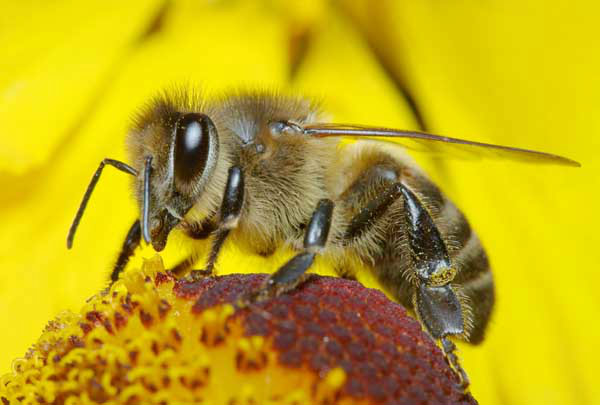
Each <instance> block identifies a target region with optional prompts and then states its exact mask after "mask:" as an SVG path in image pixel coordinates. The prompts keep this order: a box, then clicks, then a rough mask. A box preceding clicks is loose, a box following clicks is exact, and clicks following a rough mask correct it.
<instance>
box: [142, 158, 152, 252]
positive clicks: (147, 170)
mask: <svg viewBox="0 0 600 405" xmlns="http://www.w3.org/2000/svg"><path fill="white" fill-rule="evenodd" d="M151 172H152V156H148V157H147V158H146V165H145V166H144V194H143V197H142V236H143V237H144V240H145V241H146V243H150V242H152V238H151V237H150V230H149V229H148V228H149V226H148V215H149V214H148V213H149V212H150V174H151Z"/></svg>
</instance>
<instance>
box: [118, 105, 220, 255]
mask: <svg viewBox="0 0 600 405" xmlns="http://www.w3.org/2000/svg"><path fill="white" fill-rule="evenodd" d="M129 143H130V152H131V156H132V160H133V163H134V166H135V167H136V169H137V170H138V175H137V176H136V181H135V193H136V196H137V200H138V202H139V206H140V210H141V213H140V222H141V227H142V235H143V237H144V239H145V240H146V242H148V243H152V246H153V247H154V249H155V250H157V251H161V250H163V249H164V247H165V245H166V242H167V237H168V235H169V233H170V232H171V230H172V229H173V228H174V227H175V226H176V225H177V224H179V222H180V221H181V220H182V219H183V217H184V216H185V215H186V213H187V212H188V211H189V210H190V208H192V206H193V205H194V203H195V202H196V201H197V200H198V198H199V197H200V196H201V195H202V193H203V191H204V190H205V187H206V185H207V183H208V181H209V179H210V178H211V175H212V174H213V171H214V169H215V165H216V162H217V156H218V154H219V139H218V135H217V128H216V127H215V124H214V123H213V121H212V120H211V118H210V117H209V116H208V115H206V114H202V113H198V112H180V111H177V110H176V109H175V108H174V107H173V106H172V105H171V104H162V105H154V106H153V108H152V109H149V110H148V111H146V114H143V115H140V116H139V117H138V120H137V122H136V125H135V126H134V129H133V130H132V132H131V134H130V136H129Z"/></svg>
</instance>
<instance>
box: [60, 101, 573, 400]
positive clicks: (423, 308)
mask: <svg viewBox="0 0 600 405" xmlns="http://www.w3.org/2000/svg"><path fill="white" fill-rule="evenodd" d="M321 116H322V115H321V111H320V110H319V108H318V107H317V106H316V105H315V104H314V103H311V102H310V101H307V100H305V99H303V98H300V97H297V98H296V97H288V96H281V95H277V94H274V93H268V92H246V93H243V92H240V93H234V94H231V95H228V96H226V97H222V98H220V99H216V100H214V101H206V100H203V98H202V97H200V96H198V95H195V94H194V93H193V92H185V91H179V92H174V93H171V94H169V93H164V94H162V95H160V96H158V97H156V98H155V99H154V100H153V101H152V102H151V103H149V104H148V105H147V106H146V107H145V108H143V109H142V110H141V111H140V112H139V113H138V115H137V116H136V118H135V119H134V125H133V127H132V129H131V131H130V132H129V135H128V138H127V141H128V146H129V158H130V164H126V163H124V162H120V161H116V160H112V159H104V160H103V161H102V162H101V163H100V166H99V167H98V169H97V170H96V172H95V174H94V176H93V178H92V181H91V182H90V184H89V186H88V188H87V191H86V193H85V195H84V197H83V200H82V202H81V205H80V207H79V210H78V211H77V214H76V216H75V219H74V221H73V224H72V225H71V228H70V230H69V234H68V238H67V246H68V248H71V246H72V244H73V238H74V235H75V231H76V229H77V227H78V225H79V222H80V220H81V217H82V215H83V212H84V210H85V208H86V206H87V203H88V201H89V198H90V196H91V194H92V191H93V190H94V187H95V185H96V183H97V182H98V180H99V178H100V175H101V173H102V170H103V168H104V167H105V166H106V165H111V166H113V167H116V168H117V169H119V170H121V171H123V172H125V173H128V174H130V175H132V176H133V182H134V190H135V192H134V194H135V198H136V199H137V201H138V204H139V207H140V216H139V219H136V220H135V222H134V223H133V225H132V226H131V228H130V231H129V232H128V234H127V237H126V239H125V242H124V243H123V247H122V249H121V253H120V255H119V257H118V259H117V262H116V264H115V267H114V269H113V272H112V275H111V279H112V281H113V282H114V281H116V280H117V279H118V277H119V274H120V272H121V271H122V270H123V269H124V267H125V265H126V264H127V262H128V260H129V258H130V257H131V256H132V254H133V253H134V250H135V249H136V247H137V246H138V245H139V244H140V243H141V239H142V238H143V239H144V241H145V242H146V243H149V244H152V246H153V248H154V249H155V250H156V251H161V250H163V249H164V247H165V245H166V243H167V240H168V237H169V235H170V234H171V232H172V231H174V230H178V231H181V232H183V233H185V234H186V235H188V236H189V237H191V238H194V239H205V238H211V239H212V240H211V248H210V252H209V254H208V259H207V263H206V266H205V270H204V272H205V273H206V274H209V275H210V274H213V271H214V266H215V263H216V261H217V258H218V256H219V252H220V250H221V247H222V246H223V244H224V242H225V241H226V240H227V239H228V238H230V237H231V239H232V240H233V241H234V242H235V243H238V244H240V245H243V246H244V247H245V248H248V249H250V250H251V251H254V252H257V253H259V254H263V255H264V254H268V253H270V252H273V251H274V250H275V249H276V248H277V247H279V246H281V245H284V244H285V245H288V246H291V247H292V248H293V249H295V250H296V251H297V254H296V255H295V256H294V257H293V258H292V259H291V260H289V261H288V262H287V263H286V264H284V265H283V266H282V267H281V268H279V270H277V271H276V272H275V273H274V274H272V275H271V276H270V277H269V278H268V279H267V281H266V283H265V284H264V285H263V286H262V288H261V289H260V290H258V291H255V292H253V293H252V294H251V295H249V296H248V297H246V298H245V299H246V300H248V302H253V301H258V300H262V299H267V298H268V297H271V296H274V295H277V294H282V293H285V292H286V291H289V290H291V289H293V288H295V287H296V286H297V285H298V284H299V283H301V282H302V281H303V280H305V278H306V271H307V270H308V269H309V268H310V267H311V265H312V263H313V261H314V260H315V257H316V256H317V255H321V256H323V257H325V258H327V259H329V260H330V261H331V262H333V263H335V264H336V265H337V267H338V268H340V269H345V270H343V275H347V274H348V270H347V268H348V266H350V267H351V264H352V263H363V264H365V265H366V266H368V267H369V268H370V269H371V270H372V271H373V273H374V275H375V276H376V277H377V278H378V279H379V280H380V282H381V284H382V285H383V286H384V287H385V288H386V289H387V290H388V292H389V293H390V294H391V295H393V296H394V297H395V298H396V299H397V300H398V301H399V302H400V303H402V304H403V305H404V306H405V307H407V308H409V309H411V310H412V311H414V313H415V314H416V317H417V319H418V320H419V321H420V322H421V324H422V326H423V328H424V329H425V331H426V332H427V333H428V334H429V335H430V336H431V337H432V338H433V339H434V340H436V341H438V342H439V343H440V344H441V348H442V350H443V352H444V354H445V356H446V358H447V360H448V362H449V364H450V366H451V367H452V368H453V370H454V371H455V372H456V374H457V375H458V377H459V379H460V381H461V384H462V385H463V387H465V388H466V387H467V386H468V377H467V375H466V373H465V371H464V370H463V368H462V367H461V365H460V363H459V361H458V358H457V356H456V354H455V350H456V347H455V345H454V343H453V342H452V341H450V340H449V339H448V338H449V337H456V338H459V339H461V340H464V341H466V342H470V343H474V344H476V343H479V342H481V341H482V339H483V337H484V332H485V329H486V325H487V324H488V321H489V319H490V315H491V313H492V308H493V306H494V282H493V277H492V273H491V271H490V265H489V262H488V257H487V255H486V252H485V250H484V248H483V247H482V245H481V243H480V241H479V239H478V237H477V235H476V234H475V232H474V231H473V230H472V229H471V226H470V225H469V223H468V221H467V219H466V218H465V216H464V215H463V213H461V211H460V210H459V209H458V208H457V207H456V206H455V205H454V204H453V203H452V202H451V201H450V200H449V199H448V198H447V197H446V196H445V195H444V194H443V193H442V192H441V191H440V189H439V188H438V187H437V186H436V185H435V184H434V183H433V182H432V181H431V180H430V179H429V178H428V177H427V175H426V174H425V173H424V172H423V171H422V170H421V169H420V168H419V167H418V166H417V165H416V164H415V163H414V161H413V160H411V158H410V157H409V156H408V155H407V154H406V153H405V150H404V149H403V148H401V147H399V145H398V144H397V143H396V142H398V141H401V142H403V143H404V144H405V145H408V144H411V145H417V146H418V147H419V148H421V149H422V148H423V147H425V148H435V149H436V150H438V151H439V149H440V148H443V147H444V146H449V147H452V148H454V149H455V150H458V151H461V152H469V153H475V154H477V155H483V156H485V155H487V156H496V157H502V158H509V159H516V160H520V161H531V162H536V163H551V164H560V165H568V166H578V165H579V164H578V163H577V162H575V161H572V160H570V159H567V158H564V157H560V156H557V155H552V154H548V153H543V152H536V151H531V150H525V149H518V148H512V147H505V146H498V145H491V144H484V143H478V142H471V141H465V140H460V139H455V138H448V137H443V136H438V135H433V134H428V133H422V132H414V131H404V130H397V129H388V128H377V127H368V126H362V125H342V124H331V123H320V121H319V120H320V117H321ZM343 137H347V138H348V137H349V138H355V139H357V141H356V142H354V143H345V144H342V143H341V142H340V140H341V139H342V138H343ZM373 138H375V139H373ZM386 140H392V141H393V142H394V144H390V142H386ZM408 146H410V145H408ZM193 263H194V258H190V259H188V260H185V261H184V262H182V263H181V264H179V265H178V266H176V268H175V269H174V271H175V272H176V273H178V274H183V273H185V272H186V271H187V270H189V269H190V268H191V267H192V265H193ZM340 271H341V272H342V270H340Z"/></svg>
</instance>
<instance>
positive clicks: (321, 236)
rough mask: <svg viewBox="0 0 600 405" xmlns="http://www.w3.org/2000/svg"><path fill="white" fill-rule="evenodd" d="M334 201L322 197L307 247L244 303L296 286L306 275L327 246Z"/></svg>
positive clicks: (308, 233) (306, 232) (305, 242)
mask: <svg viewBox="0 0 600 405" xmlns="http://www.w3.org/2000/svg"><path fill="white" fill-rule="evenodd" d="M333 207H334V203H333V201H331V200H329V199H322V200H320V201H319V203H318V204H317V208H316V209H315V211H314V212H313V214H312V217H311V219H310V222H309V224H308V226H307V227H306V231H305V234H304V249H303V251H302V252H300V253H298V254H297V255H296V256H294V257H293V258H291V259H290V260H289V261H288V262H287V263H286V264H284V265H283V266H282V267H281V268H280V269H279V270H277V271H276V272H275V273H273V274H272V275H271V277H269V278H268V279H267V280H266V281H265V283H264V284H263V285H262V287H261V288H259V289H258V290H257V291H254V292H252V293H251V294H250V295H249V296H248V297H246V298H244V299H242V301H245V302H242V305H243V304H248V303H252V302H257V301H262V300H265V299H268V298H270V297H273V296H277V295H280V294H283V293H285V292H287V291H290V290H292V289H294V288H295V287H296V286H297V285H298V284H300V283H302V281H304V280H305V279H306V274H305V273H306V271H307V270H308V269H309V268H310V266H311V265H312V263H313V261H314V260H315V256H316V255H317V253H318V251H319V250H320V249H323V248H324V247H325V244H326V243H327V237H328V235H329V229H330V227H331V218H332V215H333Z"/></svg>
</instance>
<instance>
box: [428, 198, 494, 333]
mask: <svg viewBox="0 0 600 405" xmlns="http://www.w3.org/2000/svg"><path fill="white" fill-rule="evenodd" d="M441 208H442V209H441V210H440V212H439V218H438V219H437V221H438V222H439V223H440V228H442V232H444V234H445V239H446V243H447V244H448V247H449V253H450V258H451V261H452V263H453V265H454V266H455V267H456V269H457V273H456V277H455V278H454V280H453V284H455V285H457V286H459V288H460V289H461V290H462V293H463V294H464V295H465V297H466V298H467V299H466V302H465V304H464V305H467V306H469V308H470V311H469V312H470V316H469V318H470V319H469V320H470V322H469V323H470V325H469V326H470V327H469V328H467V331H466V333H465V337H466V339H467V341H469V342H471V343H480V342H481V341H482V340H483V336H484V332H485V328H486V326H487V324H488V322H489V319H490V315H491V313H492V308H493V306H494V280H493V276H492V272H491V268H490V263H489V260H488V256H487V254H486V252H485V249H484V248H483V245H482V244H481V241H480V240H479V237H478V236H477V234H476V233H475V232H474V231H473V230H472V229H471V226H470V224H469V222H468V221H467V219H466V218H465V216H464V214H463V213H462V212H461V211H460V210H459V209H458V208H457V207H456V206H455V205H454V204H453V203H452V201H450V200H448V199H447V198H445V197H444V198H443V202H442V206H441ZM444 228H445V229H444Z"/></svg>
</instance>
